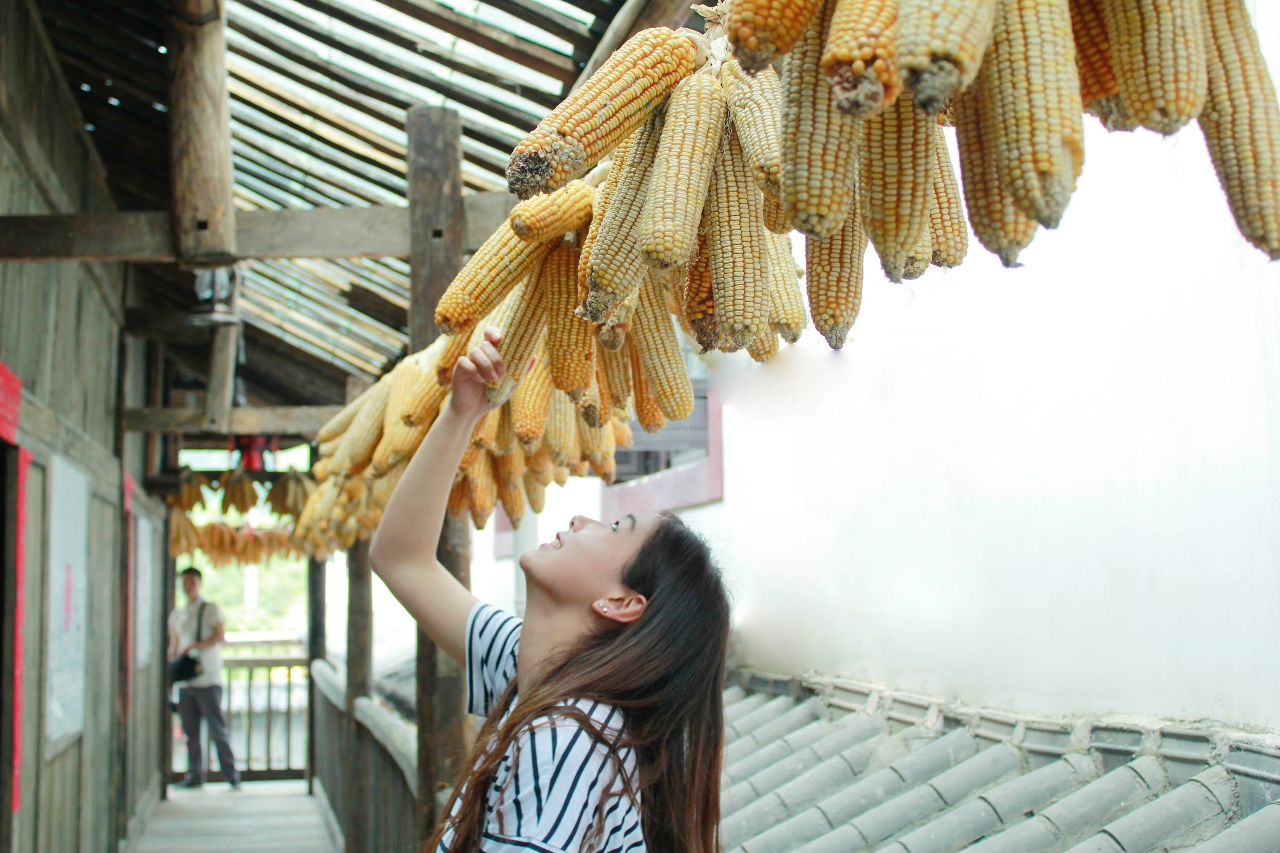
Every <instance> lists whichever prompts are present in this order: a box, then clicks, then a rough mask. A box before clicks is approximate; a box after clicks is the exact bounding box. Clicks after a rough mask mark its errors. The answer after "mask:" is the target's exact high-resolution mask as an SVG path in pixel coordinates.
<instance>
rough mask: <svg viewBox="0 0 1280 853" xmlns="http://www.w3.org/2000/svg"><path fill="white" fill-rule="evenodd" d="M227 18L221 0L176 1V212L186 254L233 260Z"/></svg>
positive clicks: (172, 118) (215, 261) (195, 260)
mask: <svg viewBox="0 0 1280 853" xmlns="http://www.w3.org/2000/svg"><path fill="white" fill-rule="evenodd" d="M223 19H224V15H223V4H222V3H220V2H218V0H174V2H173V4H172V14H171V15H170V23H171V25H172V26H171V29H170V33H171V36H170V39H169V41H170V45H169V47H170V51H171V56H172V63H171V66H170V68H171V70H172V77H171V80H170V86H169V128H170V143H169V144H170V156H169V161H170V164H171V167H170V172H171V175H172V190H173V205H172V208H171V210H170V212H171V213H172V215H173V233H174V244H175V246H176V247H177V253H178V256H179V257H180V258H181V259H182V261H183V262H184V263H186V264H191V265H195V266H225V265H227V264H230V263H231V262H232V261H233V260H234V259H235V251H236V214H235V205H233V204H232V201H231V198H232V195H231V188H232V186H233V185H234V182H235V179H234V172H233V170H232V166H231V131H230V126H231V120H230V116H229V114H228V100H227V44H226V36H225V33H224V23H223Z"/></svg>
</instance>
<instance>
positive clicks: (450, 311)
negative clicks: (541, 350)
mask: <svg viewBox="0 0 1280 853" xmlns="http://www.w3.org/2000/svg"><path fill="white" fill-rule="evenodd" d="M551 247H552V244H551V243H526V242H525V241H524V240H521V239H520V238H519V237H517V236H516V232H515V231H512V230H511V223H510V222H503V223H502V224H501V225H499V226H498V230H497V231H495V232H494V233H493V236H491V237H490V238H489V239H488V240H486V241H485V242H484V245H482V246H481V247H480V248H479V249H477V250H476V253H475V254H474V255H472V256H471V260H469V261H467V264H466V266H464V267H463V268H462V271H461V272H459V273H458V274H457V276H455V277H454V279H453V282H452V283H451V284H450V285H449V287H448V289H447V290H445V292H444V295H443V296H441V297H440V304H439V305H437V306H436V325H437V326H439V327H440V331H441V332H443V333H444V334H446V335H453V334H457V333H458V332H462V331H465V330H467V329H470V328H471V327H472V326H474V325H475V324H476V322H478V321H479V320H481V319H483V318H484V317H485V316H487V315H488V314H490V313H492V311H493V309H495V308H497V307H498V305H499V303H501V302H502V300H503V299H505V298H506V296H507V294H508V293H510V292H511V289H512V288H513V287H515V286H516V285H517V284H519V283H520V282H522V281H524V280H525V279H526V278H527V277H528V276H529V275H530V274H531V273H533V272H534V271H536V270H537V269H538V266H539V265H540V264H541V263H542V259H543V258H545V257H546V256H547V253H548V252H550V251H551Z"/></svg>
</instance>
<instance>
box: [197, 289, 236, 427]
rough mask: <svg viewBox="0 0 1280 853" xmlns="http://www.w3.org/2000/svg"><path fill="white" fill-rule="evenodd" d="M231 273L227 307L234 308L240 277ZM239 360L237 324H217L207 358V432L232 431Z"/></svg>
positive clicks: (205, 414)
mask: <svg viewBox="0 0 1280 853" xmlns="http://www.w3.org/2000/svg"><path fill="white" fill-rule="evenodd" d="M229 272H230V273H231V296H230V299H228V301H227V306H228V307H229V308H230V309H231V310H232V311H234V310H235V306H236V300H237V296H238V294H237V291H238V290H239V289H240V288H239V278H240V276H239V275H237V274H236V273H235V272H234V271H233V270H229ZM239 360H240V323H231V324H228V325H225V326H219V327H218V328H217V329H216V330H215V331H214V333H213V352H212V354H211V355H210V357H209V384H208V385H207V386H206V387H205V397H204V428H205V430H207V431H208V432H216V433H220V434H222V433H228V432H230V431H231V409H232V407H233V405H234V404H235V397H236V364H237V362H239Z"/></svg>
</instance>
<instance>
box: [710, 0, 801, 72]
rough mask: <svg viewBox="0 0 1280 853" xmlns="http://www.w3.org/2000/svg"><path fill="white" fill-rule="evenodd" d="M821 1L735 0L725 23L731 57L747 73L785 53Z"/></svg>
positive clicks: (759, 68) (758, 68)
mask: <svg viewBox="0 0 1280 853" xmlns="http://www.w3.org/2000/svg"><path fill="white" fill-rule="evenodd" d="M823 2H824V0H734V2H732V3H730V4H729V19H728V21H727V22H726V24H725V26H726V28H727V30H728V34H729V43H730V44H731V45H733V55H734V57H735V58H736V59H737V60H738V61H739V62H741V63H742V67H743V68H745V69H747V71H750V72H753V73H754V72H758V71H763V70H764V68H765V66H767V65H768V64H769V63H771V62H773V61H774V60H775V59H778V58H779V57H781V56H785V55H786V54H787V53H789V52H790V51H791V48H792V47H793V46H794V45H795V44H796V42H797V41H799V39H800V38H801V37H802V35H803V33H804V31H805V29H806V28H807V27H808V26H809V22H810V21H812V20H813V18H814V17H815V16H816V15H817V14H819V10H820V9H821V7H822V5H823Z"/></svg>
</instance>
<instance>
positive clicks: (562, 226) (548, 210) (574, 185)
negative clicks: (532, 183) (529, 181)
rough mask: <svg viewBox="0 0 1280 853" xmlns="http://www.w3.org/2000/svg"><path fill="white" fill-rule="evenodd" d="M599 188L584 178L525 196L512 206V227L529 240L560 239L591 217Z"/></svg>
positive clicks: (529, 241)
mask: <svg viewBox="0 0 1280 853" xmlns="http://www.w3.org/2000/svg"><path fill="white" fill-rule="evenodd" d="M594 198H595V190H593V189H591V187H589V186H587V184H586V182H584V181H581V180H575V181H570V182H569V183H567V184H565V185H564V186H563V187H561V188H560V189H558V190H556V191H555V192H551V193H547V194H546V195H536V196H534V197H533V198H529V199H525V200H524V201H522V202H520V203H519V204H517V205H516V206H515V207H514V208H512V210H511V215H510V216H509V217H508V219H509V220H510V222H511V230H512V231H514V232H516V236H517V237H519V238H520V239H521V240H524V241H525V242H526V243H545V242H546V241H547V240H559V239H560V238H561V237H563V236H564V235H566V234H568V233H570V232H571V231H577V230H578V229H579V228H581V227H582V226H584V225H586V224H587V223H588V222H590V221H591V206H592V203H593V200H594Z"/></svg>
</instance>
